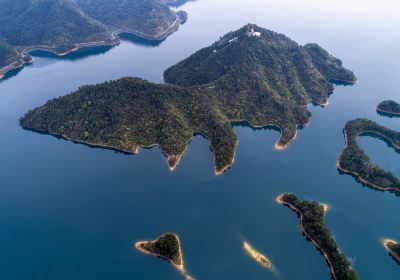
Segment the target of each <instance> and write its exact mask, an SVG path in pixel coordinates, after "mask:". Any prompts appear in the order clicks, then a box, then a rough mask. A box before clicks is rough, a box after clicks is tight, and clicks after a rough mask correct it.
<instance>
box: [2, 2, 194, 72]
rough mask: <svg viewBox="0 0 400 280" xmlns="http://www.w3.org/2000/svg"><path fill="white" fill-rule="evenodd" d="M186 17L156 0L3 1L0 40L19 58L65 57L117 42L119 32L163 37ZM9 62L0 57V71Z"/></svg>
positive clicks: (153, 38)
mask: <svg viewBox="0 0 400 280" xmlns="http://www.w3.org/2000/svg"><path fill="white" fill-rule="evenodd" d="M186 18H187V15H186V13H185V12H182V11H180V12H174V11H173V10H171V9H170V8H169V7H168V6H167V5H166V4H162V3H160V2H158V1H156V0H123V1H117V0H109V1H105V0H3V1H0V26H1V27H0V39H2V40H4V41H7V42H8V43H9V44H10V45H12V46H13V47H15V48H17V49H18V51H19V52H21V53H22V54H24V56H28V53H29V52H30V51H33V50H43V51H49V52H53V53H55V54H57V55H65V54H67V53H68V52H71V51H74V50H76V49H79V48H84V47H96V46H105V45H107V46H108V45H115V44H118V43H119V39H118V34H120V33H132V34H135V35H137V36H140V37H142V38H144V39H150V40H163V39H165V38H166V37H167V36H168V35H170V34H171V33H173V32H174V31H176V30H177V29H178V27H179V25H180V24H181V23H183V22H185V21H186ZM0 47H1V48H2V49H4V47H2V46H0ZM4 51H5V52H6V51H7V50H6V49H4ZM9 62H10V61H9V60H6V59H5V58H4V57H3V59H2V58H1V57H0V69H2V68H3V67H4V66H6V65H8V64H9ZM16 62H17V61H16ZM20 66H23V63H22V64H20ZM5 72H6V71H5V70H3V71H2V72H1V73H0V75H1V74H5Z"/></svg>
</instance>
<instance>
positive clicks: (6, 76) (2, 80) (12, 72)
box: [0, 63, 31, 84]
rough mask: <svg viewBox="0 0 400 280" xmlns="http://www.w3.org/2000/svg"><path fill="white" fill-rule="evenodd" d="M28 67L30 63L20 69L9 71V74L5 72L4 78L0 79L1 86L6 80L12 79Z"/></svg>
mask: <svg viewBox="0 0 400 280" xmlns="http://www.w3.org/2000/svg"><path fill="white" fill-rule="evenodd" d="M29 65H31V63H30V64H26V65H25V66H23V67H20V68H17V69H14V70H11V71H10V72H7V73H6V74H5V75H4V77H3V78H2V79H0V84H1V83H2V82H5V81H6V80H8V79H10V78H12V77H15V76H17V75H18V74H19V72H21V71H22V69H24V68H25V67H27V66H29Z"/></svg>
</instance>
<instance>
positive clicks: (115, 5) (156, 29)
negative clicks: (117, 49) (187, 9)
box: [75, 0, 186, 40]
mask: <svg viewBox="0 0 400 280" xmlns="http://www.w3.org/2000/svg"><path fill="white" fill-rule="evenodd" d="M75 1H76V2H77V4H78V5H79V6H80V7H81V8H82V10H83V11H85V12H86V13H87V14H88V15H90V16H91V17H93V18H95V19H97V20H99V21H101V22H102V23H104V24H105V25H107V26H108V27H110V29H111V30H117V31H118V32H127V33H133V34H135V35H138V36H141V37H144V38H146V39H152V40H162V39H164V38H165V37H167V36H168V35H169V34H171V33H172V32H173V31H176V29H177V28H178V27H179V25H180V24H181V23H182V22H184V21H186V13H184V12H178V13H175V12H173V11H172V10H171V9H170V8H169V7H168V6H167V5H164V4H162V3H160V2H158V1H155V0H146V1H143V0H75Z"/></svg>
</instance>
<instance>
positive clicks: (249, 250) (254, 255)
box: [243, 241, 272, 268]
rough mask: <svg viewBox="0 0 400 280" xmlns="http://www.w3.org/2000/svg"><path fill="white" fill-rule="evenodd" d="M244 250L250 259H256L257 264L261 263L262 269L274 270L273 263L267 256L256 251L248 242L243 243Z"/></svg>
mask: <svg viewBox="0 0 400 280" xmlns="http://www.w3.org/2000/svg"><path fill="white" fill-rule="evenodd" d="M243 248H244V249H245V250H246V252H247V253H248V254H249V255H250V257H251V258H252V259H254V260H255V261H256V262H257V263H259V264H260V265H261V266H262V267H264V268H272V263H271V261H270V260H269V259H268V258H267V257H266V256H264V255H263V254H261V253H260V252H258V251H257V250H256V249H254V248H253V247H252V246H251V245H250V244H249V243H248V242H246V241H243Z"/></svg>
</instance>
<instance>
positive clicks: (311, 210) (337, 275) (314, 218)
mask: <svg viewBox="0 0 400 280" xmlns="http://www.w3.org/2000/svg"><path fill="white" fill-rule="evenodd" d="M276 201H277V202H278V203H279V204H282V205H285V206H288V207H289V208H291V209H292V210H294V211H295V212H296V213H297V214H298V215H299V216H300V227H301V230H302V232H303V234H304V235H305V236H306V237H307V238H308V239H309V240H311V242H312V243H313V244H314V246H315V247H316V248H317V249H318V250H319V251H321V252H322V254H323V255H324V257H325V259H326V261H327V263H328V265H329V268H330V272H331V275H332V277H333V279H335V280H356V279H358V276H357V274H356V273H355V272H354V270H353V269H352V267H351V263H350V262H349V260H348V259H347V257H346V256H345V255H344V254H343V253H342V252H341V251H340V249H339V248H338V247H337V245H336V243H335V241H334V240H333V238H332V234H331V233H330V231H329V229H328V227H327V226H326V224H325V222H324V215H325V207H324V206H323V205H321V204H319V203H318V202H316V201H313V202H308V201H300V200H299V199H298V198H297V197H296V196H295V195H293V194H283V195H280V196H279V197H277V199H276Z"/></svg>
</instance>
